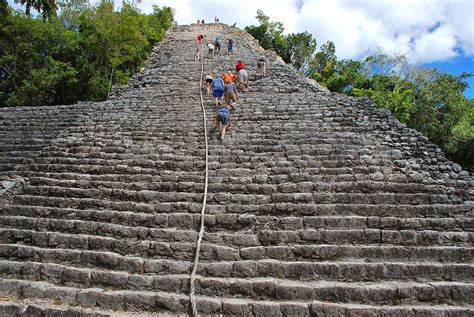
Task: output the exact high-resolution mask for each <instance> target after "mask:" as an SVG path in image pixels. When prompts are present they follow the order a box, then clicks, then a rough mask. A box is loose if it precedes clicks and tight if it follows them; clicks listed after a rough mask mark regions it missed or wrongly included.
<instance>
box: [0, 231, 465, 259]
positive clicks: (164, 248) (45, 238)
mask: <svg viewBox="0 0 474 317" xmlns="http://www.w3.org/2000/svg"><path fill="white" fill-rule="evenodd" d="M245 238H246V237H245V236H244V235H238V236H236V237H234V239H233V240H232V242H234V241H239V242H238V243H239V244H245V243H247V241H246V239H245ZM218 242H221V241H218ZM0 243H4V244H11V243H23V244H27V245H32V246H37V247H47V248H61V249H64V248H66V249H67V248H70V249H77V250H91V251H106V252H114V253H117V254H121V255H130V256H138V257H144V258H157V257H158V258H163V259H175V260H189V259H190V258H192V256H193V255H194V253H193V252H194V243H186V242H184V243H183V242H174V241H171V242H157V241H151V240H140V241H132V240H123V239H115V238H111V237H102V236H95V235H82V234H65V233H58V232H45V231H32V230H20V229H12V228H0ZM234 243H235V242H234ZM460 252H466V253H465V254H461V253H460ZM472 253H473V249H472V248H470V247H469V246H462V245H461V246H438V245H436V246H423V247H418V246H411V245H408V246H400V245H389V244H387V245H375V244H374V245H351V244H319V245H314V244H306V245H301V244H293V245H277V246H273V245H269V246H253V247H243V248H240V247H230V246H226V245H223V244H214V243H209V242H208V241H204V243H203V245H202V248H201V259H202V260H203V261H205V260H211V261H218V260H224V261H238V260H260V259H277V260H284V261H297V260H303V261H306V260H320V261H324V260H327V261H334V260H339V261H341V260H347V259H355V258H364V259H386V260H392V261H399V260H400V259H405V260H409V261H416V260H418V259H420V260H426V261H435V262H437V261H439V262H456V261H461V262H465V261H466V259H468V260H472V256H473V254H472Z"/></svg>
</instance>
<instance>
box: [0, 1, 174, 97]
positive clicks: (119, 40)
mask: <svg viewBox="0 0 474 317" xmlns="http://www.w3.org/2000/svg"><path fill="white" fill-rule="evenodd" d="M0 1H3V0H0ZM25 3H26V2H25ZM28 3H30V6H31V7H32V8H37V9H39V10H40V11H41V12H42V15H41V16H40V17H38V18H34V17H31V16H30V15H29V14H26V13H22V12H12V10H11V9H10V8H9V7H8V6H7V5H6V4H5V3H3V6H1V5H2V3H1V2H0V9H2V10H0V14H1V17H0V106H39V105H42V106H44V105H53V104H69V103H74V102H76V101H78V100H104V99H105V98H106V96H107V92H108V89H109V79H110V78H111V75H112V72H113V83H114V84H125V83H126V82H127V80H128V78H130V76H131V75H132V74H134V73H135V72H137V71H138V70H139V69H140V67H141V66H142V63H143V61H144V60H145V58H146V56H147V55H148V53H149V52H150V50H151V48H152V47H153V45H154V44H155V43H156V42H157V41H159V40H161V39H162V38H163V37H164V36H165V34H166V30H167V29H168V28H169V27H170V26H171V24H172V22H173V12H172V10H171V9H170V8H167V7H164V8H160V7H157V6H155V7H154V11H153V13H152V14H149V15H146V14H142V13H141V12H140V11H139V10H138V9H137V8H136V7H134V6H133V5H131V4H129V3H123V5H122V7H121V9H120V11H116V10H114V5H113V2H110V1H103V2H101V3H100V4H99V5H97V6H89V5H85V4H84V3H83V2H79V1H78V2H76V3H77V5H69V6H63V7H62V10H61V11H60V13H59V14H58V16H55V11H54V12H51V10H52V9H51V10H50V8H51V3H54V2H51V1H50V0H48V1H36V2H35V1H29V2H28ZM38 4H42V5H43V6H39V5H38ZM47 5H50V6H49V7H48V6H47ZM47 8H49V9H47ZM48 10H49V11H48Z"/></svg>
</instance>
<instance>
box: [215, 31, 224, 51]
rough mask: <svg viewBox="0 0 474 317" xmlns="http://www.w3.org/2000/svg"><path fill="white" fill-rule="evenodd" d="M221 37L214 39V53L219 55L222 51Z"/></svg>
mask: <svg viewBox="0 0 474 317" xmlns="http://www.w3.org/2000/svg"><path fill="white" fill-rule="evenodd" d="M221 41H222V40H221V36H220V35H218V36H216V38H215V39H214V53H215V54H219V52H220V51H221Z"/></svg>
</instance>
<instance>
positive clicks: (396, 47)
mask: <svg viewBox="0 0 474 317" xmlns="http://www.w3.org/2000/svg"><path fill="white" fill-rule="evenodd" d="M11 2H12V1H11V0H9V3H11ZM116 3H117V4H118V6H120V3H121V0H116ZM154 4H157V5H159V6H169V7H171V8H174V9H175V20H176V21H177V23H178V24H180V25H181V24H190V23H195V22H196V20H197V19H204V20H205V21H208V22H212V21H214V17H215V16H217V17H218V18H219V20H220V21H221V22H224V23H226V24H230V25H231V24H234V23H236V25H237V27H240V28H244V27H245V26H247V25H251V24H253V25H258V21H257V20H256V18H255V16H256V13H257V10H258V9H261V10H262V11H263V12H264V13H265V15H267V16H269V17H270V19H271V20H272V21H279V22H282V23H283V25H284V27H285V32H286V33H297V32H304V31H308V32H309V33H311V34H312V35H313V37H314V38H315V39H316V41H317V43H318V45H320V44H323V43H324V42H326V41H327V40H331V41H333V42H334V44H335V46H336V55H337V57H338V58H339V59H345V58H351V59H355V60H361V59H363V58H365V57H366V56H368V55H370V54H371V53H373V52H375V50H376V49H377V47H382V48H383V50H384V51H385V52H387V53H389V54H396V53H404V54H406V56H407V57H408V58H409V61H410V62H411V63H412V64H416V65H421V66H426V67H436V68H439V69H441V70H444V71H446V72H448V73H450V74H453V75H459V74H460V73H462V72H472V73H474V0H238V1H222V0H141V2H139V3H138V4H137V6H138V7H139V8H140V9H141V10H142V12H145V13H150V12H152V6H153V5H154ZM468 82H469V84H470V87H469V89H468V90H467V91H466V92H465V94H466V95H467V96H469V97H471V98H474V77H471V78H470V79H469V81H468Z"/></svg>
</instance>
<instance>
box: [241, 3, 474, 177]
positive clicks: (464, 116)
mask: <svg viewBox="0 0 474 317" xmlns="http://www.w3.org/2000/svg"><path fill="white" fill-rule="evenodd" d="M257 20H258V21H259V25H258V26H254V25H251V26H248V27H246V28H245V29H246V31H247V32H249V33H250V34H252V35H253V36H254V37H255V38H256V39H257V40H258V41H259V43H260V44H261V45H262V46H263V48H265V49H270V50H274V51H276V53H278V54H279V55H280V56H281V57H282V58H283V60H284V61H285V62H287V63H290V64H291V65H293V66H294V67H295V68H296V69H298V70H299V71H300V72H301V73H302V74H303V75H306V76H308V77H311V78H313V79H315V80H316V81H317V82H318V83H320V84H321V85H323V86H325V87H326V88H328V89H329V90H330V91H333V92H339V93H345V94H348V95H351V96H365V97H369V98H371V99H372V100H373V101H374V102H375V103H376V104H377V106H378V107H380V108H384V109H389V110H390V111H391V112H392V113H393V115H394V116H395V117H397V119H398V120H400V121H401V122H403V123H405V124H407V125H408V127H411V128H414V129H416V130H418V131H420V132H421V133H423V134H424V135H426V136H427V137H428V138H429V139H430V140H431V142H433V143H435V144H438V145H439V146H440V147H441V148H442V149H443V150H444V151H445V153H446V155H447V156H448V157H449V158H450V159H452V160H453V161H456V162H458V163H460V164H462V165H464V167H465V168H467V169H468V170H470V171H471V173H472V172H474V150H473V149H474V100H473V99H470V98H467V97H466V96H465V95H464V91H465V90H466V88H468V84H467V82H466V79H468V78H469V77H470V76H472V75H471V74H468V73H463V74H461V75H459V76H454V75H450V74H447V73H445V72H441V71H439V70H436V69H427V68H421V67H417V66H413V65H410V64H409V63H408V60H407V58H406V56H404V55H403V54H396V55H394V56H390V55H388V54H386V53H385V52H384V51H383V50H381V49H378V50H377V51H376V52H375V53H374V54H372V55H370V56H368V57H367V58H366V59H365V60H363V61H355V60H350V59H348V60H338V59H337V57H336V47H335V45H334V43H333V42H331V41H328V42H326V43H324V44H322V45H321V46H320V47H319V49H317V46H316V39H314V38H313V36H312V35H311V34H309V33H307V32H304V33H297V34H288V35H285V34H283V32H284V27H283V24H282V23H281V22H272V21H270V18H269V17H267V16H265V14H264V13H263V12H262V11H260V10H259V11H258V12H257Z"/></svg>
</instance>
